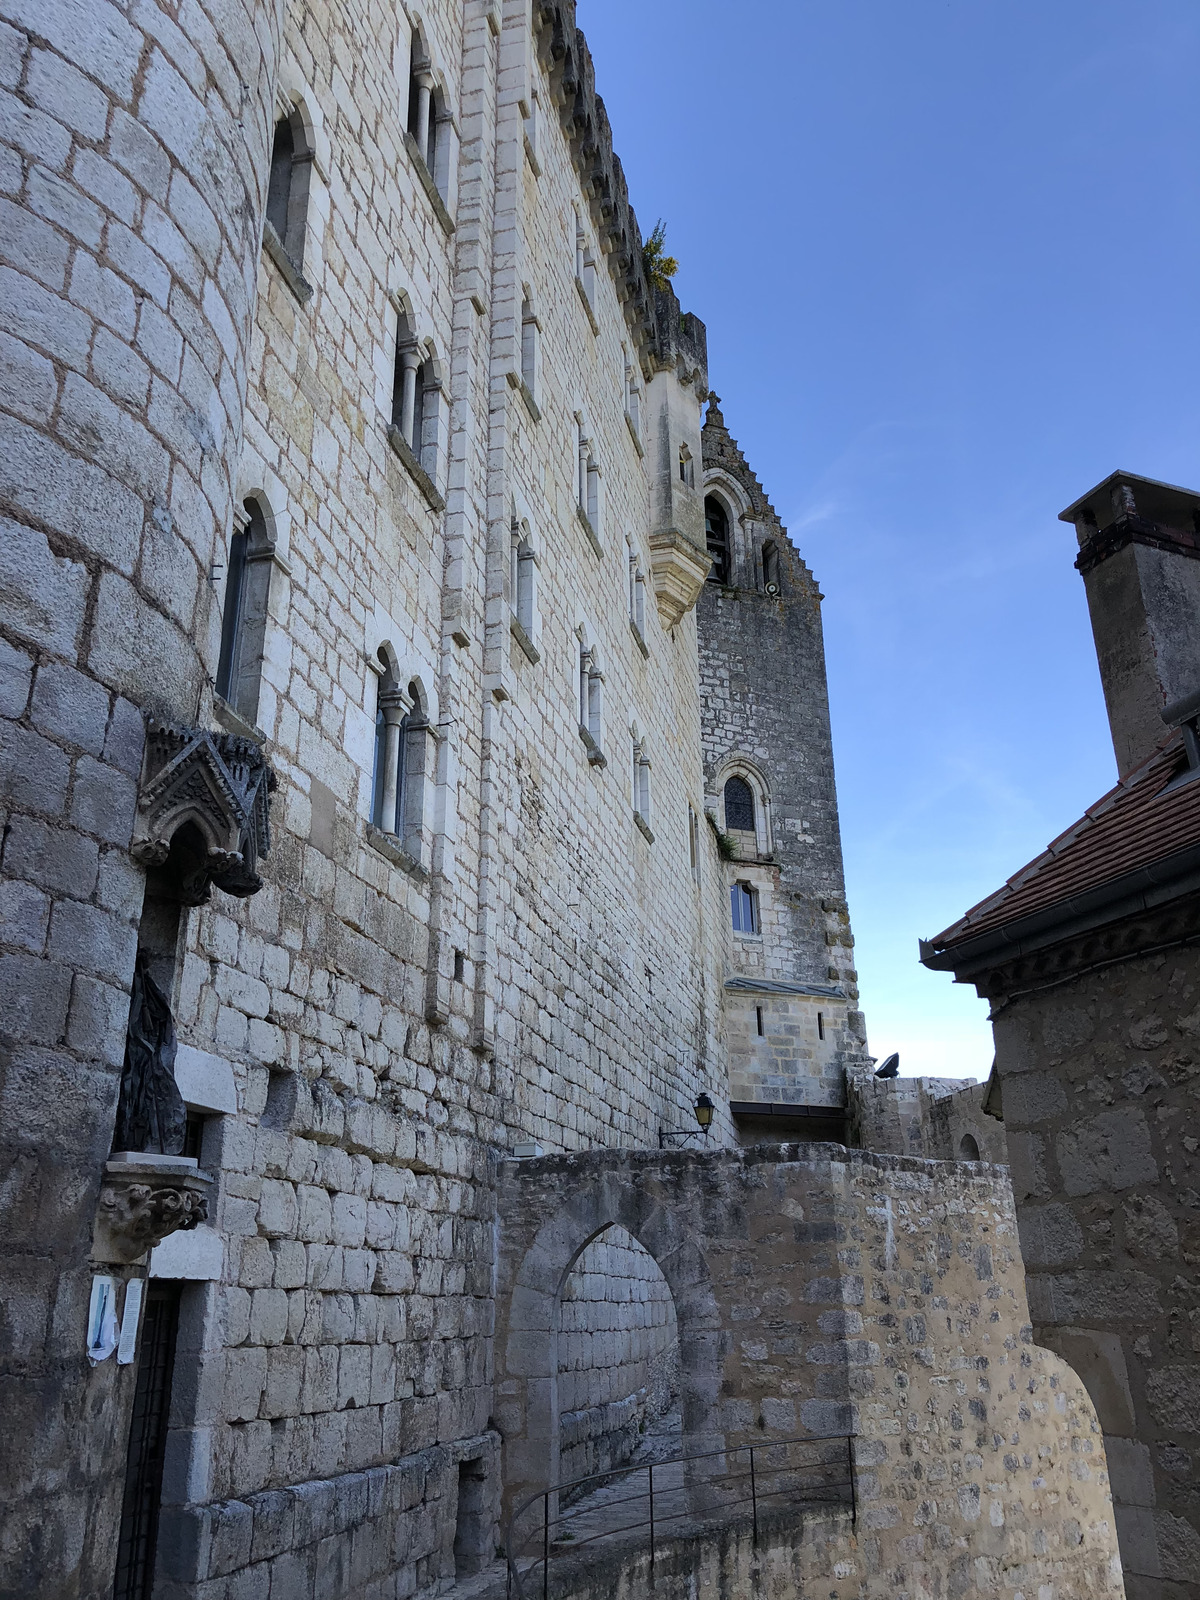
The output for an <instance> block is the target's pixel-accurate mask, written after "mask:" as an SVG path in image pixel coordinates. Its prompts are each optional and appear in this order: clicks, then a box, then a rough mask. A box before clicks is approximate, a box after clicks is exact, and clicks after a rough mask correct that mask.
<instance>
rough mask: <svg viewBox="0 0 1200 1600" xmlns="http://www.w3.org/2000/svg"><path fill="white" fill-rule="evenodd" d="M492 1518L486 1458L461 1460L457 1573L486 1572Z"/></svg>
mask: <svg viewBox="0 0 1200 1600" xmlns="http://www.w3.org/2000/svg"><path fill="white" fill-rule="evenodd" d="M491 1532H492V1527H491V1519H490V1517H489V1516H488V1512H487V1475H486V1473H485V1472H484V1467H483V1461H482V1460H480V1459H477V1460H475V1461H460V1462H459V1464H458V1514H457V1516H456V1518H455V1523H454V1575H455V1577H456V1578H465V1577H468V1576H470V1574H471V1573H473V1572H482V1571H483V1569H484V1567H486V1566H487V1564H488V1561H489V1559H490V1557H491V1554H492V1552H491V1550H490V1549H489V1548H488V1546H489V1544H490V1543H491Z"/></svg>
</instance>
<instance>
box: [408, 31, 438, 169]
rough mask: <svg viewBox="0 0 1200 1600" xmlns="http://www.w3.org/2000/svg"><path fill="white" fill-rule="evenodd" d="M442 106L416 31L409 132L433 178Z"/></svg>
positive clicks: (410, 78) (410, 71)
mask: <svg viewBox="0 0 1200 1600" xmlns="http://www.w3.org/2000/svg"><path fill="white" fill-rule="evenodd" d="M437 123H438V106H437V101H436V99H435V91H434V87H433V73H432V72H431V71H430V65H429V52H428V51H427V50H426V48H425V41H424V40H423V39H422V38H421V35H420V33H419V32H418V31H417V30H416V29H415V28H414V29H413V36H412V50H411V51H410V54H409V68H408V131H409V133H410V134H411V135H412V137H413V142H414V144H415V145H416V147H417V154H418V155H419V156H420V158H421V160H422V161H423V162H424V163H425V168H426V171H427V172H428V173H429V175H430V177H432V176H433V172H434V165H435V157H436V155H437Z"/></svg>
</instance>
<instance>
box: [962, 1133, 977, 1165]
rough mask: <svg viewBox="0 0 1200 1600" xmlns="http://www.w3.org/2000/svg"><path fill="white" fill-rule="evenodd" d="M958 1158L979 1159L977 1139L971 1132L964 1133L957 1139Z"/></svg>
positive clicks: (966, 1159)
mask: <svg viewBox="0 0 1200 1600" xmlns="http://www.w3.org/2000/svg"><path fill="white" fill-rule="evenodd" d="M958 1159H959V1160H960V1161H978V1160H979V1141H978V1140H977V1139H976V1137H975V1135H974V1134H973V1133H964V1134H963V1136H962V1138H961V1139H960V1140H959V1141H958Z"/></svg>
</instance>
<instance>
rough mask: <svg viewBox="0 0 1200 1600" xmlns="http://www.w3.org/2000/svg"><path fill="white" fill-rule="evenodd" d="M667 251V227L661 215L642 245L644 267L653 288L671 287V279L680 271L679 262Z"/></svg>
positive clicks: (647, 279) (648, 281)
mask: <svg viewBox="0 0 1200 1600" xmlns="http://www.w3.org/2000/svg"><path fill="white" fill-rule="evenodd" d="M666 251H667V229H666V224H665V223H664V222H663V219H662V218H661V217H659V219H658V221H657V222H656V223H655V224H654V228H653V230H652V232H651V234H650V237H649V238H648V239H647V240H646V241H645V243H644V244H643V245H642V269H643V271H644V272H645V274H646V281H647V283H649V285H650V287H651V288H652V289H669V288H670V287H671V279H672V278H673V277H674V276H675V274H676V273H677V272H678V271H679V263H678V261H676V259H675V257H674V256H669V255H667V253H666Z"/></svg>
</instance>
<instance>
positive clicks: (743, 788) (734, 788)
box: [725, 773, 755, 833]
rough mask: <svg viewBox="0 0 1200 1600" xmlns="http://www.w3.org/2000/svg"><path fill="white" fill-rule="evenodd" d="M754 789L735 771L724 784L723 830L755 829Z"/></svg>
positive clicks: (750, 831)
mask: <svg viewBox="0 0 1200 1600" xmlns="http://www.w3.org/2000/svg"><path fill="white" fill-rule="evenodd" d="M754 823H755V818H754V790H753V789H752V788H751V787H750V785H749V784H748V783H747V782H746V780H745V778H739V777H738V776H737V774H736V773H735V774H734V776H733V777H732V778H730V779H729V780H728V781H727V783H726V784H725V831H726V832H727V833H732V832H734V831H735V830H737V831H741V832H745V833H753V832H754V831H755V826H754Z"/></svg>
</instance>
